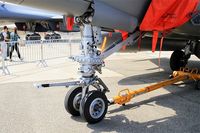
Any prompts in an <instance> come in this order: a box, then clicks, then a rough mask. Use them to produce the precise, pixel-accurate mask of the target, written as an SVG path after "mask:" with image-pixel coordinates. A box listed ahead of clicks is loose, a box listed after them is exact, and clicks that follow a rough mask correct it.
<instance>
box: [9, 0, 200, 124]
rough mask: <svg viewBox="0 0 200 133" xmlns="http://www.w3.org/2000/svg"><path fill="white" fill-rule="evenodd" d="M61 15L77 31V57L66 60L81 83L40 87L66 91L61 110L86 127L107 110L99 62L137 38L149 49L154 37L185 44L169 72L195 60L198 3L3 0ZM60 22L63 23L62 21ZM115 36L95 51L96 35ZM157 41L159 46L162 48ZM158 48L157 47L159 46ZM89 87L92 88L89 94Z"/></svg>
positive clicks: (198, 45) (199, 34)
mask: <svg viewBox="0 0 200 133" xmlns="http://www.w3.org/2000/svg"><path fill="white" fill-rule="evenodd" d="M6 1H7V2H12V3H15V4H19V5H25V6H30V7H33V8H39V9H43V10H47V11H52V12H55V13H58V14H62V15H64V16H67V17H68V18H69V21H72V19H73V21H72V22H68V24H67V27H68V28H70V27H71V26H73V23H75V24H76V25H79V27H80V31H81V38H82V41H81V44H80V46H81V55H79V56H74V57H72V59H73V60H74V61H77V62H79V63H80V68H79V72H80V74H81V78H80V80H78V81H74V82H67V83H63V84H43V85H41V87H50V86H60V85H64V86H71V85H76V86H78V87H73V88H72V89H71V90H70V91H69V92H68V93H67V95H66V99H65V108H66V110H67V111H68V112H69V113H70V114H72V115H74V116H77V115H81V116H83V118H85V119H86V121H87V122H89V123H96V122H99V121H101V120H102V119H103V118H104V116H105V114H106V111H107V105H108V104H109V102H107V98H106V96H105V93H106V92H108V91H109V90H108V87H107V86H106V85H105V84H104V83H103V81H102V80H101V79H100V78H99V77H97V75H96V74H95V73H96V72H99V73H101V69H102V67H103V66H104V65H105V64H104V61H103V60H104V59H105V58H107V57H108V56H109V55H111V54H112V53H114V52H116V51H118V50H119V49H121V48H122V46H124V45H129V44H134V43H135V42H137V41H138V40H139V39H140V38H142V37H145V36H148V37H151V38H152V48H153V49H152V50H153V51H154V50H155V47H156V44H157V38H161V40H162V41H163V38H169V39H175V40H187V43H186V44H185V48H183V49H177V50H175V51H174V52H173V54H172V56H171V59H170V66H171V69H172V70H178V69H179V68H180V67H184V66H185V65H186V64H187V62H188V60H189V58H190V56H191V55H192V54H194V55H196V56H197V57H198V58H200V41H199V40H200V12H199V10H200V3H199V0H171V1H169V0H159V1H158V0H157V1H156V0H57V1H55V0H6ZM65 19H66V18H65ZM102 30H104V31H108V32H113V31H118V32H120V33H121V35H122V38H121V39H118V40H116V41H115V42H114V43H112V44H111V45H110V46H109V47H108V48H107V49H105V50H102V51H100V50H98V48H97V47H98V46H100V45H101V44H102V42H103V39H102V34H101V31H102ZM162 41H161V44H162ZM161 48H162V46H161ZM91 88H93V89H91Z"/></svg>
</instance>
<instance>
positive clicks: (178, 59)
mask: <svg viewBox="0 0 200 133" xmlns="http://www.w3.org/2000/svg"><path fill="white" fill-rule="evenodd" d="M184 56H185V53H184V52H183V51H181V50H175V51H174V52H173V53H172V55H171V57H170V67H171V69H172V70H173V71H177V70H180V68H181V67H185V66H186V64H187V61H188V59H186V58H185V57H184Z"/></svg>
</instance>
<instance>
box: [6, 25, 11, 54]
mask: <svg viewBox="0 0 200 133" xmlns="http://www.w3.org/2000/svg"><path fill="white" fill-rule="evenodd" d="M6 34H7V35H6V42H7V57H9V54H10V31H9V30H8V28H7V32H6Z"/></svg>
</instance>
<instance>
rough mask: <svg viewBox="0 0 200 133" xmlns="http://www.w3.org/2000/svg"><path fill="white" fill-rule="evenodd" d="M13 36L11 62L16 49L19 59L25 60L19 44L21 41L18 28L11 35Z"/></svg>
mask: <svg viewBox="0 0 200 133" xmlns="http://www.w3.org/2000/svg"><path fill="white" fill-rule="evenodd" d="M10 36H11V51H10V61H12V53H13V51H14V49H15V51H16V52H17V55H18V57H19V59H20V60H23V59H22V58H21V55H20V52H19V47H18V45H19V43H18V39H20V37H19V35H18V34H17V28H16V27H15V28H14V31H13V32H12V33H11V34H10Z"/></svg>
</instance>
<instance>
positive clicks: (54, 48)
mask: <svg viewBox="0 0 200 133" xmlns="http://www.w3.org/2000/svg"><path fill="white" fill-rule="evenodd" d="M15 43H17V45H18V48H19V52H20V55H21V59H19V58H18V54H17V52H16V50H15V49H14V51H13V53H12V58H11V59H12V60H10V51H11V49H12V46H13V45H14V44H15ZM79 44H80V39H55V40H34V41H33V40H29V41H18V42H7V46H9V48H8V49H7V50H9V52H8V54H7V56H8V57H7V58H6V59H5V58H4V57H3V52H7V51H2V50H1V52H0V54H1V59H0V63H1V65H0V69H1V71H2V73H3V74H4V75H7V74H10V71H9V66H13V65H20V64H24V63H34V62H35V63H37V65H41V66H44V67H47V66H48V64H47V63H46V61H47V60H50V59H56V58H62V57H70V56H72V55H77V54H79Z"/></svg>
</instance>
